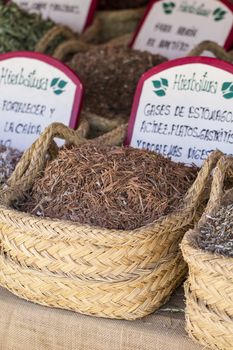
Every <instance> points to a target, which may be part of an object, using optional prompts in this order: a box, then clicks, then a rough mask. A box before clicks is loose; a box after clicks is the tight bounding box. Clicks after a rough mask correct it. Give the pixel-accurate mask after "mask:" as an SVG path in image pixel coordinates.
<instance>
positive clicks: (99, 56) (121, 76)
mask: <svg viewBox="0 0 233 350" xmlns="http://www.w3.org/2000/svg"><path fill="white" fill-rule="evenodd" d="M164 61H166V59H165V58H163V57H161V56H159V55H152V54H150V53H147V52H140V51H133V50H131V49H128V48H124V47H110V46H109V47H105V48H96V49H93V50H91V51H89V52H87V53H79V54H77V55H75V56H74V57H73V59H72V61H71V62H70V65H71V67H72V68H73V69H74V70H75V71H76V72H77V73H78V75H79V76H80V77H81V79H82V81H83V82H84V85H85V88H86V96H85V109H86V110H88V111H90V112H91V113H95V114H98V115H102V116H104V117H106V118H109V119H111V118H114V117H116V116H117V115H121V116H123V117H125V119H128V118H129V115H130V112H131V108H132V103H133V98H134V94H135V90H136V87H137V83H138V80H139V79H140V77H141V75H142V74H143V73H145V72H146V71H147V70H149V69H150V68H152V67H154V66H156V65H158V64H159V63H162V62H164Z"/></svg>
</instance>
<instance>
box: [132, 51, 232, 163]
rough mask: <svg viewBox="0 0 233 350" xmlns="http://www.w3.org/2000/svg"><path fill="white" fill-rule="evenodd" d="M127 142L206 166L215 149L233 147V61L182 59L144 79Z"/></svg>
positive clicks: (168, 64)
mask: <svg viewBox="0 0 233 350" xmlns="http://www.w3.org/2000/svg"><path fill="white" fill-rule="evenodd" d="M126 144H127V145H130V146H132V147H135V148H140V149H147V150H150V151H155V152H158V153H161V154H162V155H164V156H168V157H171V159H172V160H173V161H176V162H183V163H187V164H191V163H195V164H197V165H201V164H202V163H203V161H204V160H205V159H206V158H207V157H208V155H209V154H210V153H211V152H212V151H213V150H215V149H220V150H221V151H223V152H224V153H226V154H232V153H233V152H232V151H233V65H231V64H230V63H227V62H224V61H221V60H218V59H215V58H208V57H191V58H180V59H176V60H174V61H170V62H166V63H163V64H161V65H159V66H157V67H155V68H152V69H151V70H150V71H148V72H147V73H145V74H144V75H143V76H142V78H141V80H140V81H139V84H138V87H137V91H136V95H135V99H134V104H133V109H132V113H131V117H130V122H129V128H128V134H127V139H126Z"/></svg>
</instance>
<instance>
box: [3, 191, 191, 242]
mask: <svg viewBox="0 0 233 350" xmlns="http://www.w3.org/2000/svg"><path fill="white" fill-rule="evenodd" d="M188 191H189V190H188ZM188 191H187V192H186V195H185V197H184V199H182V200H181V204H182V206H181V207H180V208H179V209H176V210H175V211H173V212H172V213H170V214H167V215H164V216H161V217H160V218H158V219H156V220H154V221H153V222H151V223H149V224H147V225H144V226H141V227H138V228H136V229H133V230H122V229H109V228H105V227H101V226H94V225H90V224H82V223H79V222H72V221H71V220H65V219H56V218H49V217H40V216H36V215H34V214H30V213H27V212H23V211H22V212H21V211H19V210H17V209H15V208H12V207H11V206H5V205H3V204H1V205H0V218H1V219H2V215H4V214H5V215H6V216H7V217H9V219H10V220H12V221H14V223H16V222H17V221H20V226H21V227H22V224H24V223H25V220H28V221H30V222H31V223H32V226H34V225H37V224H38V221H39V222H40V224H41V226H43V227H45V226H46V227H48V225H49V226H50V227H51V229H52V227H53V226H55V225H56V224H59V225H60V226H62V227H67V226H69V227H70V229H69V231H68V232H67V234H66V235H65V237H67V238H68V237H69V238H71V239H72V238H77V234H76V233H75V231H77V232H80V229H81V228H82V231H84V232H85V230H86V231H88V230H89V231H90V230H91V231H92V230H97V231H100V232H101V234H102V236H106V237H108V238H109V237H110V235H112V236H113V237H115V236H116V237H119V238H120V237H122V235H124V236H125V235H131V236H136V235H137V234H138V233H140V234H141V233H144V234H145V235H146V233H147V232H148V230H149V229H150V228H152V227H153V230H154V232H155V229H154V226H155V225H158V230H159V229H160V225H161V226H163V227H165V225H166V222H167V221H168V222H169V221H170V220H175V219H176V218H178V217H179V220H180V219H181V217H182V216H183V218H184V219H185V218H186V217H187V213H186V210H185V209H187V207H186V206H185V198H186V196H187V193H188ZM193 211H195V208H194V210H193ZM193 215H194V213H193ZM182 226H186V221H184V223H183V225H182ZM182 226H181V227H182ZM169 227H170V224H169ZM38 228H39V227H38ZM175 230H176V227H175V226H174V231H175ZM144 231H145V232H144ZM74 234H75V236H74ZM57 235H58V236H59V238H61V233H60V232H59V233H58V232H56V231H54V238H57ZM49 236H50V238H52V236H53V235H52V234H51V232H50V235H49Z"/></svg>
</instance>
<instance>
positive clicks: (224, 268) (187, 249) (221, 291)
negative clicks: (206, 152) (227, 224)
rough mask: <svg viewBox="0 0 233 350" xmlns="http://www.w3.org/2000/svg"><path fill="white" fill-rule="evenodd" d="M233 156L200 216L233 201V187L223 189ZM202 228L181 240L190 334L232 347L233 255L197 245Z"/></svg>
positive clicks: (224, 349)
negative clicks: (187, 267) (185, 274)
mask: <svg viewBox="0 0 233 350" xmlns="http://www.w3.org/2000/svg"><path fill="white" fill-rule="evenodd" d="M232 170H233V159H232V158H229V157H222V158H221V159H220V161H219V162H218V165H217V167H216V169H215V172H214V176H213V183H212V189H211V195H210V200H209V203H208V206H207V209H206V211H205V213H204V215H203V217H202V219H201V220H200V223H199V227H200V226H202V225H203V224H205V221H206V215H212V216H214V214H215V213H216V212H217V211H218V209H219V208H220V207H221V206H222V205H228V204H230V203H232V201H233V189H230V190H228V191H225V192H224V183H225V182H226V179H227V178H229V177H230V178H232V175H233V174H232ZM198 235H199V228H197V229H195V230H190V231H189V232H187V233H186V234H185V237H184V239H183V241H182V245H181V247H182V251H183V255H184V258H185V260H186V262H187V263H188V266H189V278H188V281H187V282H186V285H185V290H186V300H187V308H186V321H187V331H188V333H189V335H190V336H191V337H192V338H193V339H194V340H196V341H199V342H200V343H201V344H202V345H204V346H208V347H210V348H211V349H218V350H219V349H221V350H230V349H232V344H233V258H228V257H224V256H221V255H217V254H214V253H212V252H207V251H204V250H202V249H200V248H199V246H198V242H197V239H198Z"/></svg>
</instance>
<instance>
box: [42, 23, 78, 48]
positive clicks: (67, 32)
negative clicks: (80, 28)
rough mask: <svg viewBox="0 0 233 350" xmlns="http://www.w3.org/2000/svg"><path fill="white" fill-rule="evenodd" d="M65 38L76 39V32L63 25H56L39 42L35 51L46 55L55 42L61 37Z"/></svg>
mask: <svg viewBox="0 0 233 350" xmlns="http://www.w3.org/2000/svg"><path fill="white" fill-rule="evenodd" d="M61 35H62V36H64V38H66V39H67V40H70V39H74V38H76V35H75V34H74V32H72V30H71V29H69V28H68V27H65V26H61V25H55V26H53V27H52V28H51V29H50V30H48V31H47V32H46V33H45V34H44V35H43V36H42V38H41V39H40V40H39V41H38V43H37V44H36V47H35V51H37V52H42V53H46V51H47V49H48V47H49V46H50V45H51V44H52V43H53V42H54V40H55V39H56V38H58V37H59V36H61Z"/></svg>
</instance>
